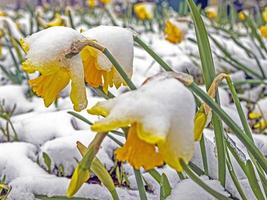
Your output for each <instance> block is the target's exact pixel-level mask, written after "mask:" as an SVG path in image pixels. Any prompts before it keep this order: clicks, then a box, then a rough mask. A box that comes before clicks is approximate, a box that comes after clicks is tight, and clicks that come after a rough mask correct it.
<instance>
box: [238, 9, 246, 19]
mask: <svg viewBox="0 0 267 200" xmlns="http://www.w3.org/2000/svg"><path fill="white" fill-rule="evenodd" d="M238 18H239V19H240V21H245V19H246V14H245V13H244V12H243V11H240V12H239V13H238Z"/></svg>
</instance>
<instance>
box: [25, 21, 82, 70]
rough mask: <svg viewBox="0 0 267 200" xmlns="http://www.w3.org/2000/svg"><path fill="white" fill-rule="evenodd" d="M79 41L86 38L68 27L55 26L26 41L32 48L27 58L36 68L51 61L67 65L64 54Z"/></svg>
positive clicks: (35, 34)
mask: <svg viewBox="0 0 267 200" xmlns="http://www.w3.org/2000/svg"><path fill="white" fill-rule="evenodd" d="M78 40H85V38H84V37H83V36H82V35H81V34H80V33H79V32H78V31H76V30H74V29H71V28H68V27H62V26H55V27H51V28H48V29H45V30H42V31H39V32H37V33H34V34H33V35H31V36H29V37H27V38H26V39H25V43H26V44H27V45H29V47H30V48H29V52H27V58H28V59H29V60H30V61H31V63H32V64H33V65H35V66H42V65H45V64H46V63H48V62H51V61H57V62H62V64H66V63H64V62H66V60H67V59H64V58H65V57H64V56H65V55H64V53H65V51H66V50H68V49H69V48H70V47H71V44H72V43H73V42H75V41H78Z"/></svg>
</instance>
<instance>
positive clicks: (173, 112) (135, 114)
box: [88, 74, 195, 171]
mask: <svg viewBox="0 0 267 200" xmlns="http://www.w3.org/2000/svg"><path fill="white" fill-rule="evenodd" d="M88 112H89V113H91V114H95V115H103V116H105V117H106V118H104V119H102V120H100V121H98V122H95V123H94V124H93V125H92V127H91V129H92V130H93V131H97V132H105V131H110V130H113V129H116V128H121V127H128V126H129V125H130V129H129V132H128V137H127V141H126V143H125V144H124V146H123V147H122V148H120V149H118V150H117V151H116V152H115V154H116V158H117V159H118V160H121V161H128V162H129V163H130V164H131V165H133V166H134V168H136V169H138V168H140V167H143V168H144V169H145V170H148V169H152V168H153V167H156V166H160V165H162V164H163V163H164V162H166V163H167V164H168V165H170V166H171V167H172V168H174V169H176V170H177V171H182V167H181V165H180V159H183V160H184V161H185V162H189V161H190V159H191V158H192V156H193V152H194V133H193V126H194V115H195V102H194V97H193V95H192V93H191V92H190V91H189V90H188V89H187V88H186V87H185V86H184V85H183V84H182V83H181V82H179V81H178V80H176V79H175V78H170V77H168V76H166V74H163V75H158V76H156V77H154V78H151V79H149V80H148V81H146V83H145V84H144V85H143V86H141V87H140V88H139V89H137V90H135V91H131V92H128V93H125V94H122V95H121V96H118V97H116V98H114V99H111V100H108V101H104V102H99V103H97V104H96V105H95V106H93V107H92V108H91V109H89V110H88Z"/></svg>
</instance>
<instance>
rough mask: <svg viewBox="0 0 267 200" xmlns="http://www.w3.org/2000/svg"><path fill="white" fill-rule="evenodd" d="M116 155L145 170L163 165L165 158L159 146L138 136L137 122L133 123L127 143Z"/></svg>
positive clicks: (119, 158) (136, 167)
mask: <svg viewBox="0 0 267 200" xmlns="http://www.w3.org/2000/svg"><path fill="white" fill-rule="evenodd" d="M115 155H116V158H117V159H118V160H120V161H127V162H129V163H130V164H131V165H132V166H133V167H134V168H135V169H140V168H141V167H143V168H144V169H145V170H149V169H153V168H154V167H157V166H160V165H163V158H162V156H161V155H160V153H159V152H158V151H157V147H156V146H155V145H153V144H148V143H146V142H144V141H143V140H141V139H140V138H139V137H138V125H137V124H136V123H134V124H132V126H131V128H130V129H129V132H128V136H127V141H126V143H125V144H124V146H123V147H122V148H119V149H117V150H116V152H115Z"/></svg>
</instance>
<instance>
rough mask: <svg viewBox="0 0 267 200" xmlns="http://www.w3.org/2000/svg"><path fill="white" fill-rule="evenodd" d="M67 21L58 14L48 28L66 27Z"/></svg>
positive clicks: (48, 24)
mask: <svg viewBox="0 0 267 200" xmlns="http://www.w3.org/2000/svg"><path fill="white" fill-rule="evenodd" d="M65 25H66V24H65V20H64V19H63V18H62V16H61V15H60V14H59V13H56V15H55V17H54V19H53V20H52V21H50V22H48V23H47V27H53V26H65Z"/></svg>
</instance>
